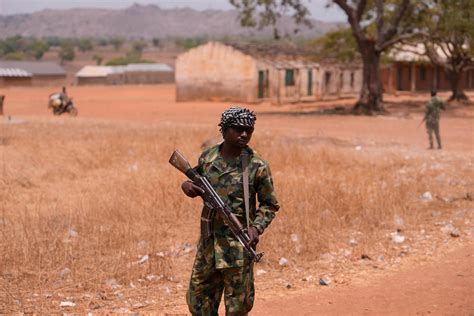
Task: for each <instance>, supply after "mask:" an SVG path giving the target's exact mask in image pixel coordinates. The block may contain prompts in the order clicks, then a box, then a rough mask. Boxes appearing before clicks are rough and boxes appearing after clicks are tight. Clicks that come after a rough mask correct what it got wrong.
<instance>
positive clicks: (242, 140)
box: [224, 126, 253, 148]
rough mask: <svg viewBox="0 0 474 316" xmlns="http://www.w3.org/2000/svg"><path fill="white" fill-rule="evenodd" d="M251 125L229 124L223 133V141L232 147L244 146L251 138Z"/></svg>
mask: <svg viewBox="0 0 474 316" xmlns="http://www.w3.org/2000/svg"><path fill="white" fill-rule="evenodd" d="M252 133H253V127H247V126H231V127H229V128H228V129H227V130H226V131H225V133H224V141H225V142H227V143H228V144H229V145H231V146H232V147H240V148H244V147H245V146H246V145H247V144H248V142H249V141H250V139H251V138H252Z"/></svg>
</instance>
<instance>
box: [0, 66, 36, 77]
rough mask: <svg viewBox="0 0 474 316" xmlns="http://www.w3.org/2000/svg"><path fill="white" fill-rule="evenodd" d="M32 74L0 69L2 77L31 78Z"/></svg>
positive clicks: (16, 69) (20, 70)
mask: <svg viewBox="0 0 474 316" xmlns="http://www.w3.org/2000/svg"><path fill="white" fill-rule="evenodd" d="M31 76H32V74H31V73H29V72H27V71H24V70H22V69H18V68H0V77H31Z"/></svg>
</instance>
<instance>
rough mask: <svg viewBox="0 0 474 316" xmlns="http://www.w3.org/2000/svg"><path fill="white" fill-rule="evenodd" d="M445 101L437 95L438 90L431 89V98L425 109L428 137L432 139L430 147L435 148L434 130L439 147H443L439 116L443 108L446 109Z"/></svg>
mask: <svg viewBox="0 0 474 316" xmlns="http://www.w3.org/2000/svg"><path fill="white" fill-rule="evenodd" d="M444 109H445V107H444V104H443V101H442V100H441V99H440V98H438V97H437V96H436V91H435V90H432V91H431V100H430V101H428V103H427V104H426V110H425V117H424V120H425V124H426V131H427V132H428V139H429V141H430V147H429V149H433V132H434V134H435V136H436V142H437V143H438V149H441V136H440V135H439V117H440V112H441V110H444Z"/></svg>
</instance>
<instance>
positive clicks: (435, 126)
mask: <svg viewBox="0 0 474 316" xmlns="http://www.w3.org/2000/svg"><path fill="white" fill-rule="evenodd" d="M426 131H427V132H428V140H429V142H430V148H433V132H434V134H435V137H436V142H437V143H438V148H439V149H441V136H440V134H439V122H438V121H435V122H427V123H426Z"/></svg>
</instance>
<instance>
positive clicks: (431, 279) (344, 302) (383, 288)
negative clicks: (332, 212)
mask: <svg viewBox="0 0 474 316" xmlns="http://www.w3.org/2000/svg"><path fill="white" fill-rule="evenodd" d="M473 313H474V244H472V243H471V244H469V245H467V246H465V247H462V248H460V249H457V250H455V251H453V252H450V253H447V254H444V255H443V257H441V258H440V259H439V260H436V261H432V262H429V263H426V264H424V265H420V266H417V267H412V268H408V269H404V270H402V271H400V272H395V273H393V274H390V275H388V276H387V275H385V276H379V277H377V278H376V279H374V280H366V282H361V283H360V284H352V285H349V286H335V287H332V286H329V287H320V288H318V289H317V290H312V291H308V292H306V293H303V294H298V295H292V296H290V297H288V296H284V297H278V298H274V299H269V300H258V299H257V302H256V305H255V307H254V310H253V313H252V314H253V315H428V314H429V315H473Z"/></svg>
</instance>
